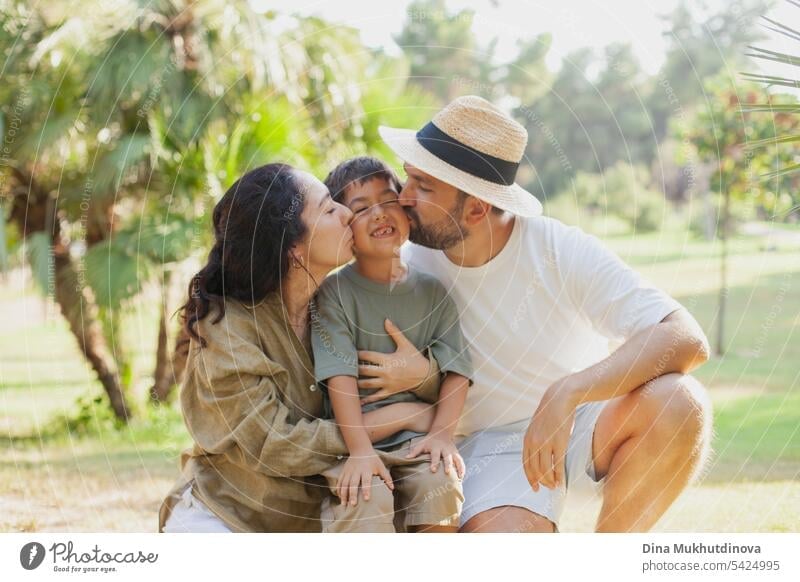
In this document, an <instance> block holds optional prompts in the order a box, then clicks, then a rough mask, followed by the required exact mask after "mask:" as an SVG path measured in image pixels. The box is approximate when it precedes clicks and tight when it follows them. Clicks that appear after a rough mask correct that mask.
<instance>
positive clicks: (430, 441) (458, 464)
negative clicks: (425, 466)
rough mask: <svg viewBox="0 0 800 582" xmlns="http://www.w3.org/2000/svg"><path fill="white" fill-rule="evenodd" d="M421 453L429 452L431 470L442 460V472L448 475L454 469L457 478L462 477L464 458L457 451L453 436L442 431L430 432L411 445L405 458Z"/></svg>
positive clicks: (436, 468) (433, 470)
mask: <svg viewBox="0 0 800 582" xmlns="http://www.w3.org/2000/svg"><path fill="white" fill-rule="evenodd" d="M422 453H430V454H431V472H432V473H435V472H436V471H437V470H438V468H439V462H440V461H442V462H444V472H445V474H447V475H449V474H450V472H451V471H453V470H454V469H455V471H456V474H457V475H458V478H459V479H463V478H464V471H465V467H464V459H462V458H461V455H460V454H459V452H458V448H457V447H456V445H455V443H454V442H453V437H451V436H448V435H446V434H444V433H443V432H432V433H429V434H427V435H425V437H423V438H422V439H421V440H420V441H419V442H418V443H417V444H415V445H414V446H413V447H411V450H410V451H409V453H408V454H407V455H406V458H407V459H413V458H414V457H417V456H419V455H421V454H422Z"/></svg>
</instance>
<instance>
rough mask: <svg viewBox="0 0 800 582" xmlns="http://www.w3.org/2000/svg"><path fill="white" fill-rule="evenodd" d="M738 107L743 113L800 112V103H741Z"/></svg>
mask: <svg viewBox="0 0 800 582" xmlns="http://www.w3.org/2000/svg"><path fill="white" fill-rule="evenodd" d="M740 108H741V110H742V111H743V112H745V113H756V112H764V111H766V112H770V113H800V103H742V104H741V105H740Z"/></svg>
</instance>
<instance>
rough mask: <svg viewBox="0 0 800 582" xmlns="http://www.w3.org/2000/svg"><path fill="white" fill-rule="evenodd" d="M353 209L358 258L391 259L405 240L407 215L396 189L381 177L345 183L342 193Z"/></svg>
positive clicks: (406, 237) (355, 245)
mask: <svg viewBox="0 0 800 582" xmlns="http://www.w3.org/2000/svg"><path fill="white" fill-rule="evenodd" d="M342 201H343V202H344V204H345V205H346V206H347V207H348V208H349V209H350V210H351V211H352V212H353V220H352V222H351V223H350V228H351V229H352V231H353V240H354V247H355V253H356V256H357V258H358V259H361V260H363V259H365V258H368V259H378V260H385V259H392V258H393V257H395V256H397V249H398V248H399V247H400V246H401V245H402V244H403V243H404V242H405V241H406V240H408V232H409V223H408V217H407V216H406V213H405V212H404V210H403V208H402V207H401V206H400V204H399V203H398V192H397V191H396V190H395V189H394V188H393V187H392V186H391V185H390V184H389V183H388V182H387V181H386V180H384V179H383V178H378V177H376V178H373V179H371V180H367V181H366V182H364V183H363V184H359V183H357V182H354V183H352V184H351V185H349V186H348V187H347V189H346V190H345V192H344V196H343V197H342Z"/></svg>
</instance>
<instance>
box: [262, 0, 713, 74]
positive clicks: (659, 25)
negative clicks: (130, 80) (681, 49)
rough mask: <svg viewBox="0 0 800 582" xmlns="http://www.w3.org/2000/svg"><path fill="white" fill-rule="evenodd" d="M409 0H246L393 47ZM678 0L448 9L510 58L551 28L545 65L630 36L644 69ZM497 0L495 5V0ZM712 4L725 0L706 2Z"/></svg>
mask: <svg viewBox="0 0 800 582" xmlns="http://www.w3.org/2000/svg"><path fill="white" fill-rule="evenodd" d="M410 3H411V1H410V0H394V1H391V2H376V1H373V2H365V1H364V0H251V4H252V5H253V6H255V7H257V8H266V9H270V10H276V11H278V12H281V13H286V14H291V13H295V14H297V15H302V16H307V15H316V16H321V17H323V18H325V19H326V20H328V21H330V22H334V23H343V24H347V25H349V26H352V27H354V28H356V29H358V30H359V32H360V33H361V38H362V41H363V42H364V43H365V44H367V45H368V46H381V47H384V48H385V49H386V50H387V51H389V52H397V51H398V49H397V45H396V44H395V42H394V40H393V39H392V36H393V35H394V34H397V33H398V32H400V30H401V29H402V27H403V22H404V21H405V20H406V14H407V11H408V6H409V4H410ZM677 3H678V0H658V1H654V0H607V1H605V2H600V1H595V0H549V1H542V0H539V1H531V0H522V1H520V0H517V1H513V0H498V1H497V2H496V3H493V2H492V1H491V0H471V1H468V0H447V10H448V12H449V13H451V14H452V13H454V12H457V11H458V10H460V9H463V8H471V9H473V10H474V11H475V18H474V21H473V30H474V31H475V33H476V35H477V37H478V39H479V41H480V42H481V43H482V44H485V43H488V41H489V40H491V39H492V38H493V37H495V36H496V37H498V38H499V39H500V40H499V44H498V54H497V58H498V59H499V60H500V61H501V62H502V61H507V60H510V59H512V58H513V57H514V55H515V54H516V46H517V42H518V41H519V40H522V39H527V38H532V37H534V36H536V35H537V34H539V33H541V32H551V33H553V45H552V48H551V50H550V53H549V54H548V59H547V65H548V67H549V68H550V69H553V70H555V69H558V67H559V65H560V63H561V60H562V58H563V57H564V56H565V55H566V54H568V53H569V52H571V51H573V50H575V49H578V48H580V47H585V46H591V47H594V48H602V47H604V46H606V45H608V44H610V43H612V42H629V43H631V45H632V46H633V48H634V51H635V53H636V55H637V57H638V58H639V60H640V62H641V64H642V67H643V69H644V70H645V71H647V72H648V73H655V72H656V71H657V70H658V68H659V66H660V65H661V63H662V62H663V60H664V52H665V48H666V46H665V42H664V38H663V36H662V33H663V31H664V28H665V23H664V22H662V21H661V20H660V19H659V16H661V15H664V14H668V13H670V12H671V11H672V9H673V8H674V7H675V5H676V4H677ZM495 4H496V5H495ZM707 4H708V5H709V6H710V7H711V8H712V9H716V8H718V7H720V6H722V5H724V2H723V1H722V0H712V1H709V2H707Z"/></svg>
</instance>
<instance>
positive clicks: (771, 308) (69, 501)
mask: <svg viewBox="0 0 800 582" xmlns="http://www.w3.org/2000/svg"><path fill="white" fill-rule="evenodd" d="M605 240H606V242H607V243H608V244H609V245H610V246H611V247H612V248H613V249H614V250H615V251H616V252H618V253H619V254H620V255H621V256H622V257H623V258H624V259H625V260H626V261H628V262H629V263H630V264H631V265H633V266H634V267H635V268H636V269H638V270H640V271H641V272H642V273H644V274H645V276H647V277H648V278H650V279H651V280H652V281H653V282H655V283H656V284H658V285H659V286H661V287H663V288H664V289H666V290H667V291H669V292H670V293H672V294H673V295H674V296H675V297H677V298H678V299H679V300H680V301H682V302H683V304H684V305H686V306H687V307H688V308H689V309H690V310H691V311H692V313H693V314H694V315H695V316H696V317H697V319H698V320H699V321H700V322H701V324H702V325H703V326H704V328H705V329H706V331H707V332H708V334H709V337H710V338H711V339H712V342H713V339H714V336H715V333H714V330H715V323H716V317H717V313H716V289H717V283H718V272H719V271H718V248H717V246H716V245H715V244H711V243H706V242H702V241H698V240H697V239H694V238H692V237H691V236H690V235H688V234H682V233H674V232H669V233H656V234H648V235H642V236H635V237H631V236H627V237H621V236H615V237H610V238H608V237H607V238H605ZM731 254H732V257H731V261H730V268H729V272H730V293H729V295H728V318H727V339H726V354H725V355H724V356H723V357H715V358H714V359H712V361H710V362H709V363H708V364H706V366H704V367H703V368H702V369H701V370H699V371H698V374H697V375H698V377H699V378H700V379H701V380H702V381H703V382H705V383H706V385H707V386H708V387H709V390H710V393H711V396H712V400H713V402H714V406H715V432H716V436H715V442H714V449H715V455H714V458H713V459H712V461H711V463H710V465H709V467H708V470H707V472H706V474H705V475H704V477H703V479H702V480H701V482H700V483H699V484H697V485H695V486H693V487H692V488H690V489H689V490H688V491H687V492H686V493H685V494H684V495H683V496H682V497H681V498H680V499H679V500H678V502H677V503H676V504H675V505H674V506H673V507H672V508H671V509H670V511H669V512H668V513H667V515H665V516H664V518H663V519H662V520H661V522H659V524H658V526H657V529H658V530H663V531H718V530H722V531H756V530H757V531H790V530H795V531H796V530H797V524H798V523H800V481H799V479H800V366H798V362H800V246H796V245H794V244H790V243H786V242H782V243H781V244H779V245H777V248H776V247H775V245H772V244H770V245H768V244H765V242H764V240H762V239H759V238H746V237H741V238H739V239H737V240H736V241H734V242H733V243H732V244H731ZM155 304H156V302H155V301H154V298H153V297H147V298H144V299H142V300H141V301H139V302H138V303H137V305H136V306H134V307H133V308H132V311H131V314H130V315H129V316H128V317H127V318H126V324H125V330H124V334H125V337H126V342H125V345H127V346H129V355H130V357H131V361H132V362H133V368H134V377H135V382H134V393H135V394H137V395H138V396H139V397H141V395H143V394H144V393H145V391H146V390H147V388H148V386H149V380H150V379H149V377H148V374H149V373H150V370H151V369H152V365H153V358H152V347H151V346H152V345H153V343H154V338H155V333H156V329H155V320H154V310H153V305H155ZM0 321H3V322H4V325H3V327H2V330H1V331H0V531H94V530H109V531H110V530H117V531H153V530H154V528H155V524H156V510H157V507H158V504H159V502H160V500H161V497H162V495H163V494H164V492H165V491H166V490H167V489H168V488H169V486H170V484H171V483H172V481H173V480H174V478H175V477H176V475H177V457H178V453H179V451H180V450H181V448H183V447H184V446H186V445H187V444H188V443H189V438H188V435H187V434H186V431H185V429H184V427H183V425H182V422H181V420H180V415H179V413H178V412H177V410H176V409H175V407H174V406H173V407H172V408H170V409H162V410H160V411H157V412H155V413H149V414H140V418H139V419H138V420H136V421H134V422H133V423H132V424H131V425H130V426H129V427H127V428H125V429H123V430H122V431H119V432H117V431H114V430H112V429H110V428H109V427H108V426H107V424H106V423H104V422H103V418H105V415H104V414H100V415H98V418H97V423H96V426H94V429H93V430H90V431H89V433H90V434H89V436H87V435H86V434H84V435H82V436H79V435H74V434H69V433H66V432H65V431H63V430H61V431H59V430H58V429H57V427H58V425H57V424H54V422H53V418H54V417H56V416H57V415H65V414H66V415H71V414H74V411H75V409H76V405H75V402H76V400H77V399H78V398H79V397H80V396H82V395H87V394H88V395H90V396H96V395H100V394H101V392H100V389H99V386H98V384H97V383H96V382H95V381H94V380H93V379H92V375H91V373H90V370H88V369H87V368H86V366H85V364H84V363H83V361H82V359H81V357H80V355H79V354H78V351H77V349H76V346H75V344H74V341H73V339H72V338H71V337H70V335H69V334H68V332H67V329H66V326H65V325H64V323H63V321H61V320H60V318H59V317H58V316H57V315H56V312H55V311H54V310H53V308H49V310H48V309H45V308H44V307H43V305H42V303H41V301H40V300H39V299H38V298H37V296H36V294H35V292H34V291H32V290H31V289H30V288H28V287H26V286H24V285H22V283H21V282H20V279H19V278H18V277H10V278H9V280H8V281H6V282H5V283H4V284H0ZM93 410H95V409H93V408H91V407H90V408H89V412H92V411H93ZM140 412H141V409H140ZM92 424H93V422H90V423H89V425H90V426H89V428H90V429H92V426H91V425H92ZM596 510H597V506H596V502H591V501H584V500H578V501H575V502H573V503H571V504H570V506H569V507H568V511H567V513H566V515H565V521H564V524H563V525H562V530H564V531H576V530H578V531H587V530H590V529H591V527H592V520H593V518H594V515H595V512H596Z"/></svg>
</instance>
